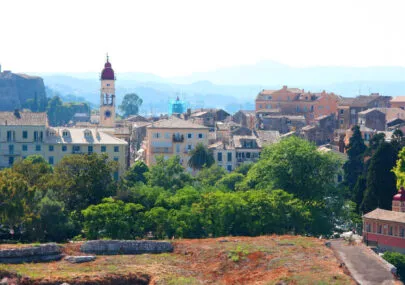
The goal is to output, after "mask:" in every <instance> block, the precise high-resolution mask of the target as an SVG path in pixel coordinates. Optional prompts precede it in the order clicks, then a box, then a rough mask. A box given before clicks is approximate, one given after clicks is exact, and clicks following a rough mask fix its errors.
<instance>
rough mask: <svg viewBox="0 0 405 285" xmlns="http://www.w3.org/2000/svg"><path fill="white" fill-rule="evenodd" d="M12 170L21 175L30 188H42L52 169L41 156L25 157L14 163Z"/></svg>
mask: <svg viewBox="0 0 405 285" xmlns="http://www.w3.org/2000/svg"><path fill="white" fill-rule="evenodd" d="M12 169H13V171H14V172H17V173H19V174H21V175H22V176H23V177H24V179H25V181H27V183H28V185H29V186H30V187H33V186H38V187H40V188H42V187H43V185H44V184H45V183H46V182H47V180H48V179H49V176H50V174H51V173H52V167H51V166H50V165H49V163H48V162H47V161H45V159H44V157H43V156H42V155H30V156H27V157H26V158H25V159H23V160H19V161H17V162H16V163H14V164H13V167H12Z"/></svg>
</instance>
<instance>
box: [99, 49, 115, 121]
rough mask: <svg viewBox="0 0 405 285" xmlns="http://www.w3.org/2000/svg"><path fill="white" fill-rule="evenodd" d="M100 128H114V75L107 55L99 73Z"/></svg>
mask: <svg viewBox="0 0 405 285" xmlns="http://www.w3.org/2000/svg"><path fill="white" fill-rule="evenodd" d="M100 81H101V89H100V126H101V127H108V128H114V127H115V75H114V70H113V69H112V67H111V63H110V61H109V57H108V54H107V61H106V63H105V64H104V69H103V71H102V72H101V77H100Z"/></svg>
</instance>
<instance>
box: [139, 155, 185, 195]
mask: <svg viewBox="0 0 405 285" xmlns="http://www.w3.org/2000/svg"><path fill="white" fill-rule="evenodd" d="M144 175H145V177H146V179H147V181H148V184H149V185H150V186H158V187H162V188H164V189H166V190H171V191H175V190H178V189H181V188H183V187H184V186H185V185H187V184H189V183H190V182H191V181H192V177H191V175H190V174H188V173H186V172H185V170H184V168H183V166H182V165H181V164H180V158H179V157H178V156H172V157H170V158H169V159H165V158H164V156H163V155H161V156H158V157H156V164H155V165H153V166H151V167H150V168H149V171H148V172H146V173H145V174H144Z"/></svg>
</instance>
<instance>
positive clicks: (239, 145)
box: [233, 136, 262, 148]
mask: <svg viewBox="0 0 405 285" xmlns="http://www.w3.org/2000/svg"><path fill="white" fill-rule="evenodd" d="M241 140H254V141H256V143H257V147H258V148H261V147H262V143H261V141H260V140H259V138H257V137H255V136H233V145H234V146H235V148H243V147H242V143H241Z"/></svg>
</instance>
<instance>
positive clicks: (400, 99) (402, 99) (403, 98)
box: [391, 96, 405, 102]
mask: <svg viewBox="0 0 405 285" xmlns="http://www.w3.org/2000/svg"><path fill="white" fill-rule="evenodd" d="M391 102H405V96H396V97H394V98H393V99H391Z"/></svg>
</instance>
